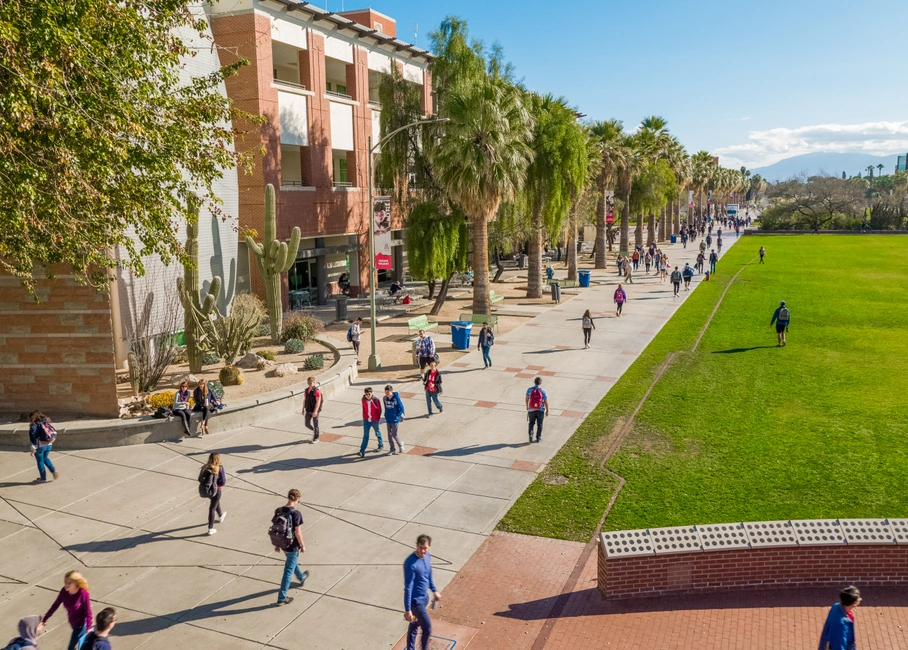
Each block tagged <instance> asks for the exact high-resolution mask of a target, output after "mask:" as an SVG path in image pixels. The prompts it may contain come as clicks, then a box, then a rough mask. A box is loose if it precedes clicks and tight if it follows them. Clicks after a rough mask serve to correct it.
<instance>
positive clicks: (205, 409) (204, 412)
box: [192, 406, 211, 426]
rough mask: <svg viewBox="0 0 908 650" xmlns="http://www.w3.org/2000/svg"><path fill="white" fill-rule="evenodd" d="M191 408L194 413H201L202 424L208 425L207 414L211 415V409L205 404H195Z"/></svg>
mask: <svg viewBox="0 0 908 650" xmlns="http://www.w3.org/2000/svg"><path fill="white" fill-rule="evenodd" d="M192 410H193V411H195V412H196V413H201V414H202V424H204V425H205V426H208V416H209V415H211V409H210V408H208V407H207V406H196V407H195V408H193V409H192Z"/></svg>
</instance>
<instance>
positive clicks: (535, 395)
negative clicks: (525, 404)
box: [530, 386, 544, 411]
mask: <svg viewBox="0 0 908 650" xmlns="http://www.w3.org/2000/svg"><path fill="white" fill-rule="evenodd" d="M543 401H544V400H543V397H542V389H541V388H539V387H538V386H537V387H535V388H534V389H533V390H531V391H530V410H531V411H541V410H542V403H543Z"/></svg>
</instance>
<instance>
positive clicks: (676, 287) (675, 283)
mask: <svg viewBox="0 0 908 650" xmlns="http://www.w3.org/2000/svg"><path fill="white" fill-rule="evenodd" d="M672 284H673V285H674V286H675V295H676V296H677V295H678V292H679V291H680V290H681V283H680V282H672Z"/></svg>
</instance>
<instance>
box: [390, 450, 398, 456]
mask: <svg viewBox="0 0 908 650" xmlns="http://www.w3.org/2000/svg"><path fill="white" fill-rule="evenodd" d="M395 454H397V452H396V451H394V450H393V449H392V450H391V451H389V452H388V455H389V456H394V455H395Z"/></svg>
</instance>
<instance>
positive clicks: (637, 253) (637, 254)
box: [631, 250, 640, 271]
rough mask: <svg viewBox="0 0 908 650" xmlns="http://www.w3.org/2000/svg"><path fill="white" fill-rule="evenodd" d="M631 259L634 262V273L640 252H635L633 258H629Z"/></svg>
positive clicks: (638, 262)
mask: <svg viewBox="0 0 908 650" xmlns="http://www.w3.org/2000/svg"><path fill="white" fill-rule="evenodd" d="M631 259H632V260H633V261H634V270H635V271H636V270H637V266H638V265H639V264H640V251H639V250H635V251H634V254H633V256H631Z"/></svg>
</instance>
